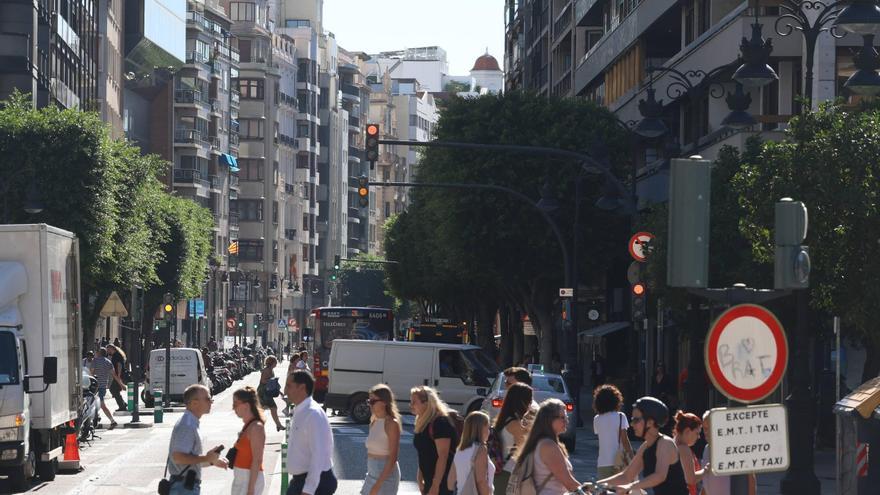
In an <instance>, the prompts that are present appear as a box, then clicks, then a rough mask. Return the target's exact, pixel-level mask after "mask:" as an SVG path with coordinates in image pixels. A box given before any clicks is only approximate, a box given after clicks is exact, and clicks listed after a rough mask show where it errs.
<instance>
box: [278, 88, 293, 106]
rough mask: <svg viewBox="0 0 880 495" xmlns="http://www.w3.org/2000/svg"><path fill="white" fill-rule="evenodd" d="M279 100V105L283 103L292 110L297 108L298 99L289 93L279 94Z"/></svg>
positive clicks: (280, 92)
mask: <svg viewBox="0 0 880 495" xmlns="http://www.w3.org/2000/svg"><path fill="white" fill-rule="evenodd" d="M278 100H279V103H281V104H283V105H287V106H289V107H291V108H297V102H296V98H294V97H293V96H290V95H289V94H287V93H284V92H283V91H279V92H278Z"/></svg>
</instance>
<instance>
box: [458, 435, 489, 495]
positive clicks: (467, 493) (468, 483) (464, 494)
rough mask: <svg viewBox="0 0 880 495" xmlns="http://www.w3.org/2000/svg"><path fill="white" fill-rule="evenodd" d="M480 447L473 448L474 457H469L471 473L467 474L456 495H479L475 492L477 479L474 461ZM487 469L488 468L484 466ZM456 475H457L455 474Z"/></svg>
mask: <svg viewBox="0 0 880 495" xmlns="http://www.w3.org/2000/svg"><path fill="white" fill-rule="evenodd" d="M480 447H481V446H480V445H475V446H474V455H472V456H471V463H470V464H471V471H470V472H469V473H468V476H467V479H466V480H464V488H462V489H461V490H459V491H458V494H457V495H479V493H480V492H479V491H478V490H477V478H476V474H475V473H476V471H477V466H476V461H477V454H479V453H480ZM486 467H487V468H488V466H486ZM456 474H457V473H456Z"/></svg>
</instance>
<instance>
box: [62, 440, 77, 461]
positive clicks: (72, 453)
mask: <svg viewBox="0 0 880 495" xmlns="http://www.w3.org/2000/svg"><path fill="white" fill-rule="evenodd" d="M64 460H65V461H78V460H79V442H78V441H77V439H76V433H68V434H67V439H66V440H65V441H64Z"/></svg>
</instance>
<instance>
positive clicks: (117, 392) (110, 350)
mask: <svg viewBox="0 0 880 495" xmlns="http://www.w3.org/2000/svg"><path fill="white" fill-rule="evenodd" d="M116 340H117V341H118V340H119V339H116ZM107 354H108V355H109V357H110V362H111V363H113V370H114V371H116V374H117V375H119V377H120V378H122V379H125V375H126V373H125V366H126V357H125V353H124V352H122V349H120V348H118V347H116V345H115V344H110V345H108V346H107ZM110 394H111V395H113V398H114V399H115V400H116V412H125V411H128V403H127V402H126V401H125V399H123V398H122V389H121V388H120V387H119V385H118V384H117V383H116V381H113V382H112V383H111V384H110Z"/></svg>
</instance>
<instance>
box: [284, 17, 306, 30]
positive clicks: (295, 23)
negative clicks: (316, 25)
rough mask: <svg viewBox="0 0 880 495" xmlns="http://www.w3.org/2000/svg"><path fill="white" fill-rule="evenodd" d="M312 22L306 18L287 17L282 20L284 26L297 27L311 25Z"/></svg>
mask: <svg viewBox="0 0 880 495" xmlns="http://www.w3.org/2000/svg"><path fill="white" fill-rule="evenodd" d="M311 26H312V22H311V21H310V20H308V19H287V20H285V21H284V27H288V28H299V27H311Z"/></svg>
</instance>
